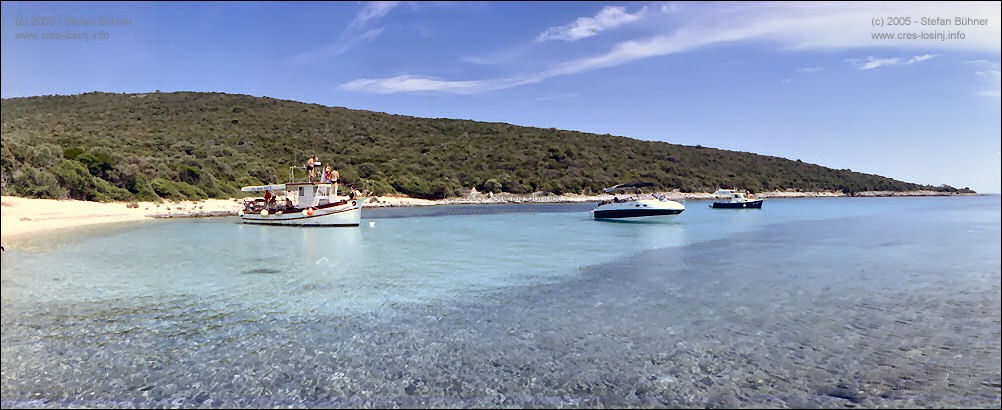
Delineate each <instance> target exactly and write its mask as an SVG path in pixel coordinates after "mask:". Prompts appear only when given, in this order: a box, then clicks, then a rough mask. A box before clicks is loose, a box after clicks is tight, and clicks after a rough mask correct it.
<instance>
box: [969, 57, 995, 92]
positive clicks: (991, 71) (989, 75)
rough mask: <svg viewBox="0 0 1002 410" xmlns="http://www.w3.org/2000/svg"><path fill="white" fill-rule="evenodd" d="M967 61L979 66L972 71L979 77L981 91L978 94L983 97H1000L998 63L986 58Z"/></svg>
mask: <svg viewBox="0 0 1002 410" xmlns="http://www.w3.org/2000/svg"><path fill="white" fill-rule="evenodd" d="M968 63H971V64H975V65H977V66H979V69H978V70H977V71H975V72H974V74H975V75H977V76H978V78H979V79H981V87H982V89H981V91H978V95H980V96H984V97H993V98H998V97H1002V70H999V63H994V62H991V61H988V60H974V61H968Z"/></svg>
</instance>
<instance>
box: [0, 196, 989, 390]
mask: <svg viewBox="0 0 1002 410" xmlns="http://www.w3.org/2000/svg"><path fill="white" fill-rule="evenodd" d="M684 204H685V206H686V210H685V212H683V213H682V214H680V215H678V216H676V217H675V218H674V219H671V220H669V221H659V222H653V223H643V222H632V221H620V222H610V221H596V220H593V219H592V218H591V215H590V214H589V210H590V209H591V208H593V207H594V206H595V204H594V203H579V204H512V205H449V206H434V207H412V208H371V209H370V208H366V209H364V210H363V214H362V223H361V226H359V227H357V228H293V227H276V226H258V225H244V224H241V223H240V221H239V219H238V218H235V217H221V218H219V217H217V218H195V219H175V220H150V221H140V222H128V223H119V224H111V225H102V226H90V227H81V228H76V229H71V230H65V231H58V232H49V233H44V234H38V235H33V236H31V237H23V238H19V239H18V240H19V242H18V243H17V244H16V246H8V249H7V250H6V251H4V252H3V254H2V309H0V324H2V332H0V334H2V337H0V345H2V360H0V362H2V397H0V405H2V407H3V408H67V407H102V408H136V407H142V408H146V407H156V408H166V407H170V408H221V407H223V408H234V407H236V408H248V407H293V408H300V407H356V408H357V407H365V408H369V407H379V408H400V407H405V408H411V407H435V408H457V407H462V408H466V407H481V408H482V407H491V408H525V407H533V408H538V407H543V408H596V407H643V408H651V407H676V408H763V407H765V408H851V407H863V408H876V407H881V408H914V407H921V408H942V407H954V408H961V407H962V408H995V409H997V408H999V407H1000V406H1002V392H1000V382H1002V376H1000V374H1002V371H1000V367H1002V364H1000V363H1002V347H1000V345H1002V324H1000V323H1002V322H1000V317H1002V307H1000V305H1002V302H1000V295H1002V289H1000V288H1002V256H1000V244H1002V240H1000V225H1002V223H1000V221H1002V218H1000V214H1002V211H1000V210H1002V207H1000V197H999V196H998V195H993V196H960V197H909V198H900V197H899V198H799V199H767V200H766V202H765V205H764V207H763V209H760V210H750V209H739V210H728V209H711V208H710V207H709V206H708V205H709V202H707V201H696V200H692V201H686V202H684ZM7 245H10V244H7Z"/></svg>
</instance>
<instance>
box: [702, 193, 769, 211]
mask: <svg viewBox="0 0 1002 410" xmlns="http://www.w3.org/2000/svg"><path fill="white" fill-rule="evenodd" d="M713 195H714V196H716V197H717V198H718V199H717V200H716V201H713V203H712V204H710V208H718V209H761V208H762V199H755V198H749V197H747V196H745V194H744V193H743V192H735V191H734V190H732V189H718V190H717V191H716V192H714V193H713Z"/></svg>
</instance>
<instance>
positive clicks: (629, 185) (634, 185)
mask: <svg viewBox="0 0 1002 410" xmlns="http://www.w3.org/2000/svg"><path fill="white" fill-rule="evenodd" d="M649 186H654V183H653V182H627V183H625V184H619V185H616V186H614V187H611V188H606V189H603V191H605V192H608V193H613V192H615V191H621V190H624V189H630V188H643V187H649Z"/></svg>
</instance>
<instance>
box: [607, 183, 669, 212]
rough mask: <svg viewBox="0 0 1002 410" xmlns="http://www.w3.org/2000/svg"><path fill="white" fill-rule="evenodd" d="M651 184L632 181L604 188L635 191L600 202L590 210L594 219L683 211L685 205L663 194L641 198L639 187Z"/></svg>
mask: <svg viewBox="0 0 1002 410" xmlns="http://www.w3.org/2000/svg"><path fill="white" fill-rule="evenodd" d="M653 185H654V184H652V183H644V182H633V183H629V184H620V185H616V186H614V187H612V188H606V189H605V192H609V193H613V192H616V191H624V190H629V189H635V190H636V191H635V196H627V197H623V198H620V197H619V196H616V197H614V198H613V199H612V200H610V201H602V202H600V203H599V204H598V206H596V207H595V209H593V210H592V211H591V213H592V216H593V217H594V218H595V219H623V218H630V219H638V218H640V219H655V218H658V219H662V218H665V217H672V216H675V215H678V214H680V213H682V212H683V211H685V205H682V204H680V203H678V202H675V201H672V200H670V199H668V198H666V197H664V196H662V197H654V196H653V195H652V196H651V198H650V199H644V198H641V196H642V195H643V193H641V191H640V188H641V187H645V186H653Z"/></svg>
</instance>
